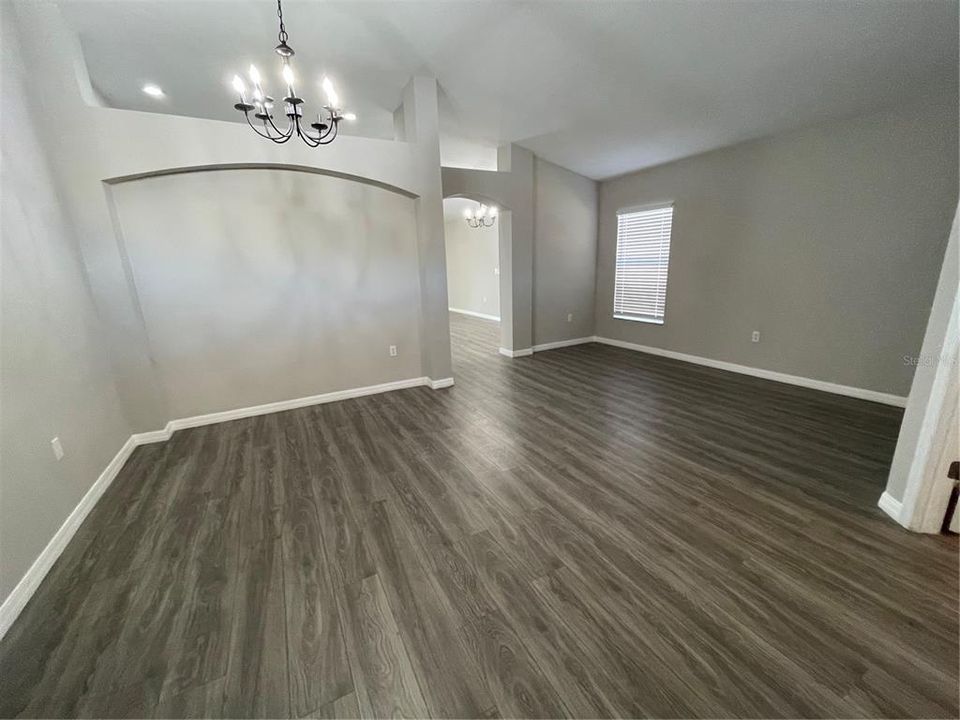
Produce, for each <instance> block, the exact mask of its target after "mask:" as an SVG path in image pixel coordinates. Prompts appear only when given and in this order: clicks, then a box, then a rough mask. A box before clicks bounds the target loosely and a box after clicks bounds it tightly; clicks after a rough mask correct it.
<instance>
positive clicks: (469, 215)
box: [463, 205, 497, 228]
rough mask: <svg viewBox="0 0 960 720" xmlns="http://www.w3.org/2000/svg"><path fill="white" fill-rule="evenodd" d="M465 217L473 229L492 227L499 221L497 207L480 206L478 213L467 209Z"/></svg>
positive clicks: (464, 212)
mask: <svg viewBox="0 0 960 720" xmlns="http://www.w3.org/2000/svg"><path fill="white" fill-rule="evenodd" d="M463 217H464V218H466V220H467V225H469V226H470V227H472V228H481V227H491V226H492V225H493V224H494V223H495V222H496V221H497V206H496V205H491V206H490V207H487V206H486V205H480V207H479V208H478V209H477V211H476V212H474V211H473V210H471V209H470V208H467V209H466V210H464V211H463Z"/></svg>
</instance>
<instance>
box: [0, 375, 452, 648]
mask: <svg viewBox="0 0 960 720" xmlns="http://www.w3.org/2000/svg"><path fill="white" fill-rule="evenodd" d="M424 385H426V386H427V387H431V388H433V389H435V390H437V389H440V388H445V387H450V386H451V385H453V378H452V377H448V378H441V379H439V380H431V379H430V378H428V377H418V378H410V379H409V380H397V381H395V382H388V383H381V384H379V385H367V386H366V387H359V388H351V389H349V390H337V391H335V392H329V393H323V394H321V395H310V396H307V397H302V398H295V399H293V400H281V401H280V402H273V403H266V404H265V405H254V406H252V407H245V408H238V409H236V410H226V411H224V412H216V413H208V414H206V415H195V416H193V417H187V418H179V419H177V420H171V421H170V422H168V423H167V425H166V427H165V428H164V429H163V430H151V431H149V432H143V433H136V434H135V435H131V436H130V437H129V438H127V441H126V442H125V443H124V444H123V447H122V448H120V452H118V453H117V454H116V455H115V456H114V457H113V459H112V460H111V461H110V464H109V465H107V467H106V469H105V470H104V471H103V472H102V473H100V477H98V478H97V480H96V482H95V483H93V485H92V486H91V487H90V489H89V490H88V491H87V493H86V494H85V495H84V496H83V497H82V498H81V499H80V502H79V503H78V504H77V506H76V507H75V508H74V509H73V511H72V512H71V513H70V515H69V516H68V517H67V519H66V520H65V521H64V523H63V525H61V526H60V529H59V530H57V532H56V533H55V534H54V536H53V538H52V539H51V540H50V542H49V543H47V546H46V547H45V548H44V549H43V552H41V553H40V555H39V556H38V557H37V559H36V560H34V562H33V565H31V566H30V569H29V570H27V572H26V574H24V576H23V577H22V578H21V579H20V582H19V583H17V586H16V587H15V588H14V589H13V591H12V592H11V593H10V594H9V595H8V596H7V597H6V599H5V600H4V601H3V605H0V638H3V636H4V635H5V634H6V632H7V630H9V629H10V626H11V625H13V622H14V621H15V620H16V619H17V617H18V616H19V615H20V612H21V611H22V610H23V608H24V607H25V606H26V604H27V602H28V601H29V600H30V598H31V597H32V596H33V593H34V592H36V589H37V588H38V587H39V586H40V583H41V582H42V581H43V578H44V577H46V575H47V573H48V572H49V571H50V568H51V567H53V564H54V563H55V562H56V561H57V558H59V557H60V555H61V553H63V551H64V549H65V548H66V547H67V545H68V544H69V542H70V540H71V539H72V538H73V536H74V534H76V532H77V529H78V528H79V527H80V525H81V523H83V520H84V518H86V517H87V515H88V514H89V513H90V510H91V509H93V506H94V505H96V504H97V501H98V500H99V499H100V497H101V496H102V495H103V493H104V492H105V491H106V489H107V488H108V487H110V483H112V482H113V480H114V478H116V476H117V474H118V473H119V472H120V469H121V468H122V467H123V464H124V463H125V462H126V461H127V458H129V457H130V453H132V452H133V450H134V448H136V447H137V446H138V445H145V444H147V443H154V442H162V441H164V440H169V439H170V436H171V435H173V433H174V431H176V430H182V429H184V428H192V427H199V426H200V425H213V424H215V423H221V422H228V421H230V420H239V419H240V418H247V417H254V416H257V415H266V414H268V413H274V412H282V411H283V410H293V409H296V408H301V407H307V406H308V405H320V404H323V403H330V402H337V401H338V400H348V399H350V398H356V397H362V396H364V395H375V394H377V393H384V392H390V391H391V390H403V389H406V388H412V387H421V386H424Z"/></svg>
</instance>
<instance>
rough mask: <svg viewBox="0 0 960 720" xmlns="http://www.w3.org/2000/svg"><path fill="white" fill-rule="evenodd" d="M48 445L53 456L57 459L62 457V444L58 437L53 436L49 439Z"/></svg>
mask: <svg viewBox="0 0 960 720" xmlns="http://www.w3.org/2000/svg"><path fill="white" fill-rule="evenodd" d="M50 447H52V448H53V456H54V457H55V458H56V459H57V460H58V461H59V460H62V459H63V445H61V444H60V438H58V437H55V438H54V439H53V440H51V441H50Z"/></svg>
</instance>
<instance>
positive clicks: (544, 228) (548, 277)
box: [533, 158, 597, 345]
mask: <svg viewBox="0 0 960 720" xmlns="http://www.w3.org/2000/svg"><path fill="white" fill-rule="evenodd" d="M534 183H535V200H534V202H535V205H536V207H535V213H534V218H535V219H534V241H533V342H534V344H536V345H539V344H542V343H549V342H556V341H558V340H572V339H574V338H581V337H587V336H589V335H593V324H594V297H595V294H596V261H597V183H596V182H594V181H593V180H590V179H589V178H585V177H583V176H582V175H578V174H577V173H575V172H571V171H569V170H566V169H564V168H562V167H560V166H558V165H554V164H553V163H549V162H547V161H546V160H541V159H540V158H537V159H536V165H535V167H534ZM571 314H572V315H573V319H572V320H571V321H568V320H567V316H568V315H571Z"/></svg>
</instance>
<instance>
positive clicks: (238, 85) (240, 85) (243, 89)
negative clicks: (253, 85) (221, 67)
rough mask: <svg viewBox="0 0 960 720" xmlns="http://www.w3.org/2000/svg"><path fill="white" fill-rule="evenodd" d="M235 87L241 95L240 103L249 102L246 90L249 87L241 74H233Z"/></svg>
mask: <svg viewBox="0 0 960 720" xmlns="http://www.w3.org/2000/svg"><path fill="white" fill-rule="evenodd" d="M233 89H234V90H236V91H237V94H238V95H239V96H240V103H241V104H242V105H246V104H247V98H246V95H245V93H246V91H247V87H246V85H244V84H243V80H241V79H240V76H239V75H234V76H233Z"/></svg>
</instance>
